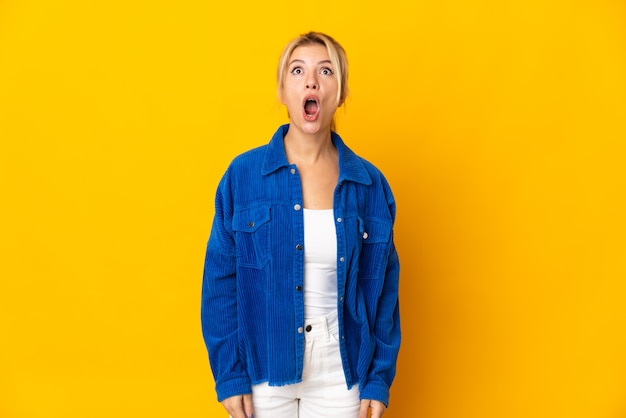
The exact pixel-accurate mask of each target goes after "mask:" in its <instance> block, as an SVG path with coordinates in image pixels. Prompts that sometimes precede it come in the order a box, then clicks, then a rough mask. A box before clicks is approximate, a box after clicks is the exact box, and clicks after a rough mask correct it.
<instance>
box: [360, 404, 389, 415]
mask: <svg viewBox="0 0 626 418" xmlns="http://www.w3.org/2000/svg"><path fill="white" fill-rule="evenodd" d="M370 408H371V409H372V415H370V416H371V418H380V417H382V416H383V414H384V413H385V409H387V407H386V406H385V404H384V403H382V402H380V401H373V400H370V399H363V400H361V410H360V411H359V418H367V416H368V415H367V412H368V410H369V409H370Z"/></svg>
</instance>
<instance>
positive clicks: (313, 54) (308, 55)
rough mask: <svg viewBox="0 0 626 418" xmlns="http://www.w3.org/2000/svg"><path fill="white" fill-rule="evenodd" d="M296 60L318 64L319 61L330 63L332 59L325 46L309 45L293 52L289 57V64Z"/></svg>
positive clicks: (301, 46)
mask: <svg viewBox="0 0 626 418" xmlns="http://www.w3.org/2000/svg"><path fill="white" fill-rule="evenodd" d="M294 60H301V61H305V62H312V63H317V62H319V61H330V58H329V56H328V50H327V49H326V46H325V45H320V44H307V45H300V46H299V47H297V48H295V49H294V50H293V52H292V53H291V56H290V57H289V62H292V61H294Z"/></svg>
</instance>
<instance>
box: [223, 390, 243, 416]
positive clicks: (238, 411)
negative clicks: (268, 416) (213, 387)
mask: <svg viewBox="0 0 626 418" xmlns="http://www.w3.org/2000/svg"><path fill="white" fill-rule="evenodd" d="M242 399H243V397H242V396H240V395H239V396H232V397H230V398H227V399H224V400H223V401H222V405H223V406H224V408H225V409H226V411H228V414H229V415H230V416H231V417H232V418H246V416H245V413H244V410H243V401H242Z"/></svg>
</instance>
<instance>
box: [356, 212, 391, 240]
mask: <svg viewBox="0 0 626 418" xmlns="http://www.w3.org/2000/svg"><path fill="white" fill-rule="evenodd" d="M360 233H361V238H362V239H363V244H373V243H375V242H376V243H380V242H387V241H389V236H390V235H391V222H387V221H384V220H379V219H371V218H370V219H365V220H364V221H363V223H362V224H361V227H360Z"/></svg>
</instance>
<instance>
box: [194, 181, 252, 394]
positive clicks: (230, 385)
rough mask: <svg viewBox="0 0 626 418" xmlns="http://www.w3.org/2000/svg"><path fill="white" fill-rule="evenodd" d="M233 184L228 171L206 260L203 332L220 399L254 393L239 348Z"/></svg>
mask: <svg viewBox="0 0 626 418" xmlns="http://www.w3.org/2000/svg"><path fill="white" fill-rule="evenodd" d="M229 183H230V182H229V173H228V172H227V173H226V174H225V175H224V177H223V178H222V180H221V181H220V184H219V186H218V189H217V193H216V197H215V217H214V219H213V226H212V229H211V234H210V237H209V242H208V245H207V250H206V257H205V261H204V276H203V281H202V302H201V320H202V334H203V337H204V342H205V344H206V348H207V351H208V354H209V361H210V364H211V371H212V372H213V378H214V380H215V389H216V392H217V399H218V401H220V402H221V401H222V400H224V399H226V398H229V397H231V396H235V395H242V394H245V393H251V392H252V389H251V383H250V379H249V377H248V375H247V373H246V368H245V364H243V359H242V358H241V356H240V352H239V348H238V335H237V334H238V330H237V322H238V321H237V279H236V253H235V238H234V235H233V232H232V228H231V224H232V213H233V204H232V194H231V192H230V190H231V188H230V184H229Z"/></svg>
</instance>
